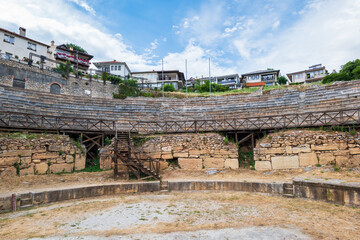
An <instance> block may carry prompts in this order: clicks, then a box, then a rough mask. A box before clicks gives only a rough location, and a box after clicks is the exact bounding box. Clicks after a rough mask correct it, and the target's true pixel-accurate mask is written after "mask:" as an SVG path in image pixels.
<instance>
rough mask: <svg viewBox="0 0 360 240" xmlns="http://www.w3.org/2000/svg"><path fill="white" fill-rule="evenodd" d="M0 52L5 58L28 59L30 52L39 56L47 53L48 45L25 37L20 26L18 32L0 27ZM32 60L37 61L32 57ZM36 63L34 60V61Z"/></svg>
mask: <svg viewBox="0 0 360 240" xmlns="http://www.w3.org/2000/svg"><path fill="white" fill-rule="evenodd" d="M0 39H2V41H0V53H2V54H4V56H5V58H7V59H10V58H16V59H20V60H24V59H28V58H29V54H30V53H35V54H37V55H41V56H45V57H46V56H47V55H48V49H49V47H50V46H49V45H47V44H44V43H41V42H39V41H36V40H34V39H31V38H28V37H26V29H25V28H22V27H20V28H19V33H15V32H11V31H9V30H6V29H3V28H0ZM34 61H37V60H36V59H34ZM35 63H36V62H35Z"/></svg>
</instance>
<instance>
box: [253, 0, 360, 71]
mask: <svg viewBox="0 0 360 240" xmlns="http://www.w3.org/2000/svg"><path fill="white" fill-rule="evenodd" d="M304 9H305V10H304V11H303V12H302V14H301V15H300V18H299V20H298V21H297V22H296V23H295V24H294V25H292V26H291V27H290V28H288V29H285V30H283V31H282V32H281V34H279V35H277V36H272V37H271V39H270V41H262V42H261V44H263V45H265V47H266V49H267V50H268V51H267V53H266V54H263V55H258V56H253V57H252V64H249V65H248V66H252V67H255V66H261V67H269V66H271V67H274V68H280V69H281V70H282V72H283V74H285V73H288V72H291V71H297V70H302V69H305V68H307V67H308V66H310V65H313V64H317V63H322V64H324V65H325V66H326V67H327V69H328V70H329V71H330V72H331V71H332V69H339V67H340V65H342V64H344V63H346V62H347V61H350V60H353V59H356V58H359V55H360V42H359V41H357V39H359V38H360V25H359V22H360V2H359V1H351V0H344V1H341V2H339V1H336V0H331V1H322V0H316V1H312V2H310V4H309V5H307V6H306V7H305V8H304ZM270 64H271V65H270Z"/></svg>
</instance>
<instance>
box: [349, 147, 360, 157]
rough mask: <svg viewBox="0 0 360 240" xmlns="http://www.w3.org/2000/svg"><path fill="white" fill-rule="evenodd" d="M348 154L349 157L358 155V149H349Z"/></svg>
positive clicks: (359, 149)
mask: <svg viewBox="0 0 360 240" xmlns="http://www.w3.org/2000/svg"><path fill="white" fill-rule="evenodd" d="M349 152H350V154H351V155H354V154H360V148H350V149H349Z"/></svg>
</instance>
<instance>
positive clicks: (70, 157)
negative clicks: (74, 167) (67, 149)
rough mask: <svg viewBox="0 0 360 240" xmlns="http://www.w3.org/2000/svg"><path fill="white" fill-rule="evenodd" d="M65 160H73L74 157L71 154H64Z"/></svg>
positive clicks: (70, 161) (68, 161)
mask: <svg viewBox="0 0 360 240" xmlns="http://www.w3.org/2000/svg"><path fill="white" fill-rule="evenodd" d="M65 162H67V163H72V162H74V157H73V156H72V155H66V157H65Z"/></svg>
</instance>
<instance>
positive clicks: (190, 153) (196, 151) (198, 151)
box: [189, 150, 202, 155]
mask: <svg viewBox="0 0 360 240" xmlns="http://www.w3.org/2000/svg"><path fill="white" fill-rule="evenodd" d="M200 154H202V151H200V150H190V151H189V155H200Z"/></svg>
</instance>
